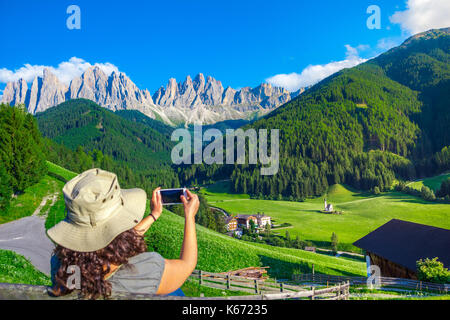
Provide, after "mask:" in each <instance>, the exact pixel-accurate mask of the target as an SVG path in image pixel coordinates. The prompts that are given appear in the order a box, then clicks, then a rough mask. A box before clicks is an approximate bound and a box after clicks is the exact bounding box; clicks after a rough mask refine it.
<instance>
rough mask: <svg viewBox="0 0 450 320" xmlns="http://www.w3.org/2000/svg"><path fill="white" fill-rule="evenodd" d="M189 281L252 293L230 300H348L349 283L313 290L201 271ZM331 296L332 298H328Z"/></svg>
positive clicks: (313, 288) (196, 272) (311, 288)
mask: <svg viewBox="0 0 450 320" xmlns="http://www.w3.org/2000/svg"><path fill="white" fill-rule="evenodd" d="M190 278H191V280H197V281H198V283H199V284H200V285H202V286H207V287H211V288H216V289H222V290H232V291H240V292H247V293H252V294H253V295H252V296H234V297H231V298H232V299H248V298H251V299H262V300H274V299H294V298H310V299H311V300H314V299H322V300H323V299H327V300H341V299H348V296H349V289H350V283H349V282H347V283H345V282H341V283H337V284H336V285H335V286H333V287H327V288H315V287H307V288H306V287H305V286H296V285H289V284H286V283H282V282H273V281H268V280H260V279H249V278H244V277H239V276H231V275H228V274H221V273H213V272H205V271H202V270H194V272H193V273H192V275H191V276H190ZM330 294H331V295H333V294H334V295H333V296H330Z"/></svg>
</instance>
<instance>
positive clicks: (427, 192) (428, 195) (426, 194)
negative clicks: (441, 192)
mask: <svg viewBox="0 0 450 320" xmlns="http://www.w3.org/2000/svg"><path fill="white" fill-rule="evenodd" d="M420 196H421V197H422V198H423V199H424V200H427V201H434V200H436V196H435V195H434V192H433V190H431V189H430V188H428V187H426V186H423V187H422V189H421V190H420Z"/></svg>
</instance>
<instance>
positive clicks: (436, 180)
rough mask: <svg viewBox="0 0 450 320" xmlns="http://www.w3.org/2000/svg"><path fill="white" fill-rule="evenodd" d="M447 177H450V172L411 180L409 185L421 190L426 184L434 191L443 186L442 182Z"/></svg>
mask: <svg viewBox="0 0 450 320" xmlns="http://www.w3.org/2000/svg"><path fill="white" fill-rule="evenodd" d="M447 178H450V173H444V174H441V175H438V176H434V177H430V178H425V179H422V180H418V181H414V182H410V183H408V184H407V186H408V187H411V188H414V189H416V190H419V191H420V190H421V189H422V187H423V186H426V187H428V188H430V189H431V190H433V191H434V192H436V191H437V190H439V189H440V188H441V183H442V182H443V181H444V180H446V179H447Z"/></svg>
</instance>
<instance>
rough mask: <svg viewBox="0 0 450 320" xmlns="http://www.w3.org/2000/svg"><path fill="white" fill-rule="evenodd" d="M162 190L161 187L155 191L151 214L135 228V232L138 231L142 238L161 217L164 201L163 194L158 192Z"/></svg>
mask: <svg viewBox="0 0 450 320" xmlns="http://www.w3.org/2000/svg"><path fill="white" fill-rule="evenodd" d="M160 189H161V187H158V188H156V189H155V190H153V194H152V204H151V214H150V215H148V216H147V217H145V218H144V219H142V220H141V222H139V223H138V224H137V225H136V226H135V227H134V230H136V232H137V233H138V234H139V235H141V236H143V235H144V234H145V233H146V232H147V230H148V229H149V228H150V226H151V225H152V224H153V222H155V221H156V220H157V219H158V218H159V217H160V216H161V213H162V200H161V193H159V192H158V191H159V190H160Z"/></svg>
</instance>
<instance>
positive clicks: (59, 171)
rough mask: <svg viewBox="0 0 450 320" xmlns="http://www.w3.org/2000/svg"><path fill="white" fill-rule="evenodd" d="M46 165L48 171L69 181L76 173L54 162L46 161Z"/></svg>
mask: <svg viewBox="0 0 450 320" xmlns="http://www.w3.org/2000/svg"><path fill="white" fill-rule="evenodd" d="M47 167H48V171H49V172H50V173H53V174H56V175H59V176H60V177H62V178H64V179H65V180H67V181H69V180H70V179H72V178H73V177H75V176H76V175H77V173H75V172H73V171H70V170H67V169H65V168H63V167H60V166H58V165H57V164H54V163H52V162H50V161H47Z"/></svg>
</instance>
